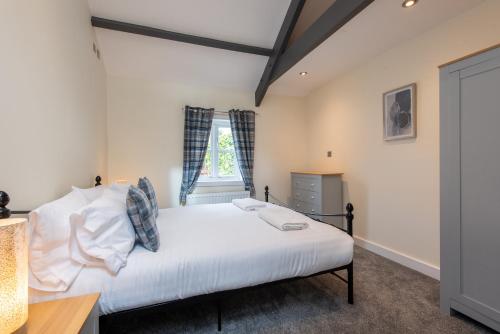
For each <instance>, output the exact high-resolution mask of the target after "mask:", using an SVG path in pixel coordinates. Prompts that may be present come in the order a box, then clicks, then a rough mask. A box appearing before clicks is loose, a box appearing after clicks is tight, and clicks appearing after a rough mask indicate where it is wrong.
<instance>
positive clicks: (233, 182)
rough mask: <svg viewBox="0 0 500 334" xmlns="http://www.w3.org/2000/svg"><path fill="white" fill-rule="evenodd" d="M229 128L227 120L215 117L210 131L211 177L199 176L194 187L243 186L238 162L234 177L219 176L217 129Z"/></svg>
mask: <svg viewBox="0 0 500 334" xmlns="http://www.w3.org/2000/svg"><path fill="white" fill-rule="evenodd" d="M227 127H229V128H231V125H230V123H229V119H228V118H222V117H217V118H214V120H213V121H212V129H210V142H211V143H210V145H211V151H210V154H211V157H212V170H211V171H210V172H211V175H212V176H200V177H199V178H198V182H197V183H196V185H197V186H198V187H220V186H243V178H242V177H241V172H240V168H239V166H238V161H237V160H236V159H235V160H236V161H235V163H236V170H235V173H236V176H231V177H227V176H219V169H218V166H219V136H218V134H219V128H227Z"/></svg>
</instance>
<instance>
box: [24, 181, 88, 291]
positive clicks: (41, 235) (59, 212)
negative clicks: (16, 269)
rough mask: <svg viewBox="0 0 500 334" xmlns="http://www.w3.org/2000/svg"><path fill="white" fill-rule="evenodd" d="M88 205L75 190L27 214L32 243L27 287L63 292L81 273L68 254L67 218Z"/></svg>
mask: <svg viewBox="0 0 500 334" xmlns="http://www.w3.org/2000/svg"><path fill="white" fill-rule="evenodd" d="M86 204H87V200H86V199H85V197H84V196H83V195H82V194H81V193H80V192H78V191H74V190H73V191H71V192H70V193H69V194H67V195H66V196H64V197H62V198H60V199H58V200H55V201H53V202H50V203H47V204H44V205H42V206H41V207H39V208H38V209H36V210H34V211H32V212H31V213H30V215H29V222H30V229H31V241H30V250H29V264H30V269H31V273H32V274H33V275H32V276H31V278H30V280H29V285H30V287H32V288H34V289H37V290H43V291H65V290H67V289H68V288H69V286H70V285H71V283H73V281H74V279H75V278H76V277H77V276H78V274H79V273H80V270H81V269H82V265H81V264H80V263H77V262H75V261H73V260H72V259H71V257H70V252H69V237H70V232H71V229H70V225H69V216H70V215H71V214H72V213H73V212H75V211H76V210H79V209H80V208H82V207H83V206H84V205H86Z"/></svg>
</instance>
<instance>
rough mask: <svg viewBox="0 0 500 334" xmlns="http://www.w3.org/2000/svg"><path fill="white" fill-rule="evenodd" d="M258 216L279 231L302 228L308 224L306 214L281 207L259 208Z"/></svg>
mask: <svg viewBox="0 0 500 334" xmlns="http://www.w3.org/2000/svg"><path fill="white" fill-rule="evenodd" d="M259 218H261V219H262V220H264V221H265V222H267V223H268V224H270V225H272V226H274V227H276V228H277V229H279V230H281V231H294V230H303V229H305V228H307V227H308V226H309V224H308V223H307V217H306V216H304V215H302V214H300V213H298V212H295V211H293V210H290V209H287V208H283V207H271V208H265V209H261V210H259Z"/></svg>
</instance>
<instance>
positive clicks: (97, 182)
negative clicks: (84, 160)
mask: <svg viewBox="0 0 500 334" xmlns="http://www.w3.org/2000/svg"><path fill="white" fill-rule="evenodd" d="M101 180H102V179H101V177H100V176H99V175H97V176H96V177H95V186H96V187H98V186H100V185H101Z"/></svg>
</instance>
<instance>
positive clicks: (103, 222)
mask: <svg viewBox="0 0 500 334" xmlns="http://www.w3.org/2000/svg"><path fill="white" fill-rule="evenodd" d="M108 191H109V189H106V190H105V192H104V193H103V196H102V197H100V198H98V199H96V200H95V201H93V202H92V203H90V204H89V205H87V206H85V207H83V208H81V209H80V210H78V211H77V212H76V213H73V214H72V215H71V216H70V222H71V241H70V248H71V257H72V259H73V260H75V261H77V262H78V263H81V264H83V265H87V266H96V267H105V268H107V269H108V270H109V271H110V272H111V273H113V274H117V273H118V271H120V269H121V268H122V267H124V266H125V265H126V264H127V257H128V254H129V253H130V251H131V250H132V248H133V247H134V243H135V230H134V227H133V226H132V223H131V222H130V219H129V217H128V214H127V208H126V205H125V202H124V201H123V202H121V201H120V200H118V199H117V198H116V194H117V193H118V192H116V191H109V192H108ZM113 193H114V194H113ZM118 196H120V194H119V193H118Z"/></svg>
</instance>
